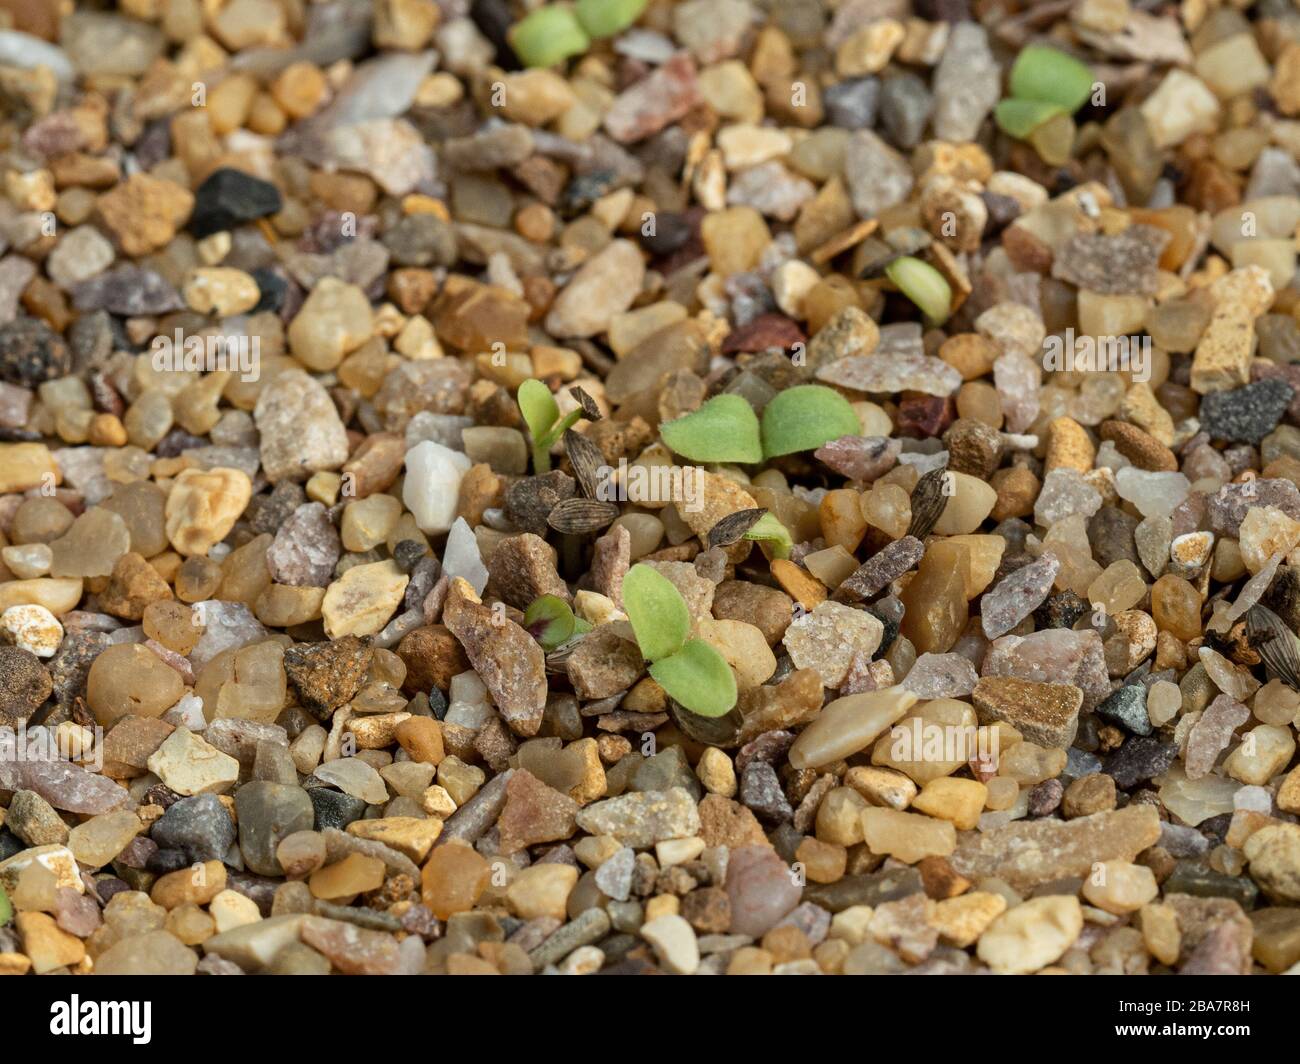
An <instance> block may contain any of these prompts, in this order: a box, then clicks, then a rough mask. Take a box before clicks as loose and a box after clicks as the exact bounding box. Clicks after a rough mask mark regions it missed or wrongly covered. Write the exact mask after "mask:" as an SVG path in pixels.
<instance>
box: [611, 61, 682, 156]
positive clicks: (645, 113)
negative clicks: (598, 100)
mask: <svg viewBox="0 0 1300 1064" xmlns="http://www.w3.org/2000/svg"><path fill="white" fill-rule="evenodd" d="M699 99H700V89H699V84H698V82H697V80H696V77H695V63H694V62H693V61H692V60H691V57H690V56H689V55H688V54H687V53H685V52H679V53H677V54H676V55H674V56H673V57H672V58H671V59H669V60H668V61H667V62H666V63H664V64H662V65H661V66H660V67H658V68H657V69H656V70H655V71H654V73H652V74H650V75H649V76H648V77H644V78H642V79H641V80H640V81H638V82H635V83H634V84H633V85H631V86H630V87H628V88H627V89H625V90H624V91H623V92H622V93H620V94H619V95H618V96H617V97H615V99H614V102H613V103H612V104H611V105H610V107H609V110H608V111H606V112H605V130H606V132H608V133H609V135H610V136H611V137H613V138H614V139H615V140H616V141H618V142H619V143H620V144H630V143H633V142H635V141H638V140H644V139H645V138H646V137H648V136H650V135H651V134H652V133H657V132H659V130H661V129H663V128H664V127H665V126H666V125H668V124H669V123H671V122H675V121H677V119H679V118H681V117H682V115H684V114H686V112H687V111H689V110H690V109H691V108H692V107H694V106H695V105H696V104H697V103H698V102H699Z"/></svg>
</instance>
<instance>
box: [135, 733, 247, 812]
mask: <svg viewBox="0 0 1300 1064" xmlns="http://www.w3.org/2000/svg"><path fill="white" fill-rule="evenodd" d="M148 765H149V771H150V772H152V773H153V774H154V775H156V776H157V777H158V778H159V779H160V780H162V781H163V783H164V784H166V786H168V787H169V788H171V789H172V790H173V791H175V792H176V793H177V794H181V795H185V796H187V797H188V796H190V795H195V794H202V793H213V794H215V793H219V792H221V791H225V790H228V789H229V788H230V786H231V785H232V784H233V783H234V782H235V781H236V780H238V779H239V762H238V761H236V760H235V759H234V758H233V757H230V756H229V755H228V754H223V753H222V752H221V751H220V750H218V749H216V748H215V747H213V746H212V745H211V744H209V743H205V742H204V741H203V740H202V739H200V738H199V737H198V736H197V735H195V734H194V733H193V732H191V731H190V730H189V729H188V728H177V729H176V730H175V731H173V732H172V733H171V735H169V736H168V737H167V739H166V740H165V741H164V742H163V744H162V745H161V746H160V747H158V749H157V750H156V751H154V753H153V754H152V755H150V757H149V761H148Z"/></svg>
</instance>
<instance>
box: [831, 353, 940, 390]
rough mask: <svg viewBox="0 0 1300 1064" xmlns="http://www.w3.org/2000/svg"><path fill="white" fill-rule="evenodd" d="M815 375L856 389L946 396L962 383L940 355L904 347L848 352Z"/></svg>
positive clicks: (843, 386) (832, 382)
mask: <svg viewBox="0 0 1300 1064" xmlns="http://www.w3.org/2000/svg"><path fill="white" fill-rule="evenodd" d="M816 376H817V379H818V380H820V381H825V382H827V383H828V384H837V385H839V386H840V387H841V388H851V389H853V390H854V391H859V392H871V393H873V394H874V393H885V394H889V393H892V392H903V391H909V392H923V393H924V394H926V395H936V396H940V397H943V396H949V395H952V394H953V392H955V391H956V390H957V389H958V388H960V387H961V383H962V381H961V374H960V373H958V372H957V370H955V369H953V367H952V366H950V365H948V363H947V362H944V361H943V359H940V358H935V357H933V356H932V355H922V354H914V353H912V352H907V351H877V352H876V353H875V354H872V355H850V356H849V357H847V358H840V359H836V360H835V361H834V362H829V363H827V364H826V365H824V366H822V367H821V368H820V369H818V370H817V373H816Z"/></svg>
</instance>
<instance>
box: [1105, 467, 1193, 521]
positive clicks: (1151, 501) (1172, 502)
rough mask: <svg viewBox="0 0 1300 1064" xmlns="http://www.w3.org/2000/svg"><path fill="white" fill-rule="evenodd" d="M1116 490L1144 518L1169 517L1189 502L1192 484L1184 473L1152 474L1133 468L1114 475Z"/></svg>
mask: <svg viewBox="0 0 1300 1064" xmlns="http://www.w3.org/2000/svg"><path fill="white" fill-rule="evenodd" d="M1115 489H1116V490H1117V491H1118V492H1119V496H1120V498H1121V499H1125V500H1127V501H1128V502H1131V503H1132V504H1133V505H1134V506H1136V507H1137V509H1138V513H1140V514H1141V515H1142V516H1143V517H1168V516H1169V515H1170V514H1171V513H1173V512H1174V510H1175V509H1177V507H1178V505H1179V503H1181V502H1182V501H1183V500H1184V499H1186V498H1187V493H1188V491H1190V490H1191V481H1189V480H1188V479H1187V478H1186V477H1185V476H1183V474H1182V473H1149V472H1147V471H1146V470H1144V469H1135V468H1133V467H1131V466H1130V467H1129V468H1127V469H1121V470H1120V471H1119V472H1118V473H1116V474H1115Z"/></svg>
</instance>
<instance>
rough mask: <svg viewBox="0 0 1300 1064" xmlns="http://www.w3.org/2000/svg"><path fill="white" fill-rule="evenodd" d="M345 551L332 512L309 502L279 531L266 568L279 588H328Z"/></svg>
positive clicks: (269, 549)
mask: <svg viewBox="0 0 1300 1064" xmlns="http://www.w3.org/2000/svg"><path fill="white" fill-rule="evenodd" d="M342 549H343V548H342V544H341V543H340V542H339V534H338V531H337V530H336V529H335V528H334V523H333V522H332V521H331V520H330V518H329V511H328V510H326V509H325V507H324V506H323V505H322V504H321V503H318V502H309V503H305V504H303V505H302V506H299V507H298V508H297V509H296V510H294V511H293V513H292V514H290V515H289V517H288V519H287V520H286V521H285V522H284V523H283V524H282V525H280V526H279V528H278V529H276V530H275V539H274V540H273V541H272V542H271V546H270V547H269V548H267V552H266V566H267V569H269V570H270V573H271V579H272V580H274V581H275V582H276V583H277V584H288V585H290V586H292V587H328V586H329V584H330V581H331V580H332V579H333V577H334V566H335V565H337V564H338V560H339V555H340V554H341V553H342Z"/></svg>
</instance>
